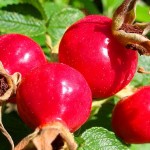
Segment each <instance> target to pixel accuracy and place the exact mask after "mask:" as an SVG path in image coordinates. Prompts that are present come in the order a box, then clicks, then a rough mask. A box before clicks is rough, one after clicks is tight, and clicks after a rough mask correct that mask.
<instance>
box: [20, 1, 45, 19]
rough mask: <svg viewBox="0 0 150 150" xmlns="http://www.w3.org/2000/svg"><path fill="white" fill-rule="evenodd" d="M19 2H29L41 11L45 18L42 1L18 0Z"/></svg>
mask: <svg viewBox="0 0 150 150" xmlns="http://www.w3.org/2000/svg"><path fill="white" fill-rule="evenodd" d="M20 2H23V3H28V4H31V5H32V6H34V7H35V8H36V9H37V10H38V11H39V12H40V13H41V15H42V16H43V18H44V19H46V14H45V11H44V7H43V5H42V3H41V2H40V1H39V0H36V1H35V0H20Z"/></svg>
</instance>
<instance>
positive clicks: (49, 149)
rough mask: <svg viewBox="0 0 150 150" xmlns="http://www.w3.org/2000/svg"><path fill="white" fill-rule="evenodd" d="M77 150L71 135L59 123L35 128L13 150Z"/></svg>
mask: <svg viewBox="0 0 150 150" xmlns="http://www.w3.org/2000/svg"><path fill="white" fill-rule="evenodd" d="M33 149H34V150H77V144H76V142H75V140H74V137H73V134H72V133H70V132H69V130H68V129H67V128H66V127H65V126H64V125H63V124H61V123H60V122H53V123H51V124H49V125H46V126H44V127H42V128H37V129H36V130H35V131H34V132H33V133H32V134H30V135H28V136H27V137H25V138H24V139H23V140H22V141H20V143H19V144H18V145H17V146H16V147H15V149H14V150H33Z"/></svg>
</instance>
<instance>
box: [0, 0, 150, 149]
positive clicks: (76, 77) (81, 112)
mask: <svg viewBox="0 0 150 150" xmlns="http://www.w3.org/2000/svg"><path fill="white" fill-rule="evenodd" d="M125 2H126V1H125ZM125 2H124V7H125V6H127V5H125ZM130 2H132V0H130ZM132 4H133V3H131V6H132ZM131 6H130V7H131ZM128 7H129V6H128ZM123 10H124V11H125V10H126V11H129V10H128V9H123ZM116 12H117V11H116ZM117 13H118V12H117ZM114 16H115V17H114V18H116V17H117V15H116V14H115V15H114ZM128 17H129V15H128ZM122 18H124V20H126V19H127V18H126V16H122ZM125 23H126V22H125ZM115 25H116V24H115V21H114V20H112V19H110V18H108V17H105V16H100V15H90V16H87V17H85V18H83V19H81V20H79V21H78V22H76V23H74V24H73V25H72V26H70V27H69V28H68V29H67V31H66V32H65V34H64V35H63V37H62V39H61V42H60V46H59V52H58V61H59V62H57V63H56V62H48V61H47V60H46V57H45V55H44V53H43V51H42V49H41V47H40V46H39V45H38V44H37V43H36V42H34V41H33V40H32V39H30V38H29V37H26V36H24V35H20V34H6V35H1V36H0V61H1V62H2V64H3V66H4V68H5V70H6V72H7V73H8V74H14V73H15V72H19V73H20V74H21V76H22V79H21V82H20V83H19V84H18V87H17V90H16V96H15V97H14V98H10V99H9V102H12V101H13V102H15V103H16V104H17V108H18V112H19V115H20V117H21V118H22V120H23V121H24V122H25V123H26V124H27V125H28V126H29V127H31V128H32V129H36V130H35V132H36V133H38V134H37V135H36V137H35V136H33V139H32V143H34V144H35V143H37V141H38V140H39V139H40V138H39V133H40V134H41V137H42V138H44V137H45V136H46V137H49V138H50V139H51V145H49V146H51V147H52V148H54V147H55V146H56V147H57V149H59V147H63V146H65V143H67V146H68V148H69V149H70V150H75V149H76V147H77V146H76V144H75V143H74V140H73V139H72V138H71V134H70V132H74V131H76V130H77V129H79V128H80V127H81V126H82V125H83V124H84V123H85V122H86V121H87V119H88V117H89V115H90V110H91V104H92V99H93V100H95V99H104V98H108V97H110V96H113V95H114V94H116V93H117V92H119V91H120V90H121V89H123V88H124V87H125V86H126V85H127V84H128V83H129V82H130V81H131V79H132V78H133V76H134V74H135V72H136V69H137V63H138V52H137V51H135V50H138V51H139V52H140V54H141V53H142V52H143V51H141V49H140V47H141V45H138V44H139V43H138V42H137V43H134V39H132V34H131V35H130V37H129V38H127V40H128V39H130V40H131V39H132V43H128V41H127V40H125V41H124V42H123V43H125V44H126V47H127V48H128V49H127V48H126V47H125V46H124V44H122V43H121V42H120V41H119V40H118V38H115V36H114V35H117V36H118V37H120V38H122V36H120V35H126V33H124V32H123V29H124V28H125V27H124V26H123V25H122V26H121V27H119V30H116V32H112V30H111V29H113V30H114V29H117V28H116V26H115ZM130 26H131V25H130ZM117 27H118V26H117ZM126 32H128V31H126ZM130 32H131V31H130ZM133 34H136V33H133ZM137 36H138V34H137ZM140 36H141V35H140ZM144 42H145V41H144ZM134 44H135V45H134ZM145 45H146V44H145ZM146 46H147V45H146ZM146 46H145V47H146ZM145 47H144V46H143V47H142V48H143V49H144V48H145ZM143 49H142V50H143ZM4 82H5V83H4ZM0 83H1V87H3V86H2V85H4V84H5V86H4V88H3V89H0V90H1V92H0V93H2V94H1V95H0V96H3V93H5V92H6V91H7V86H6V84H7V81H5V79H4V78H3V77H1V76H0ZM8 86H9V85H8ZM149 92H150V87H149V86H147V87H142V88H141V89H139V90H138V91H137V92H136V93H135V94H133V95H132V96H129V97H126V98H124V99H123V100H121V101H119V102H118V104H117V105H116V106H115V108H114V111H113V113H112V128H113V130H114V132H115V133H116V135H118V136H119V137H120V138H121V139H123V140H124V141H125V142H126V143H146V142H150V120H149V116H150V99H149V98H150V94H149ZM45 130H47V131H48V133H49V131H51V132H50V135H51V137H50V136H48V135H46V132H45ZM68 137H69V138H70V140H69V139H68ZM58 139H59V141H60V139H61V141H63V142H62V143H63V144H62V143H61V144H60V142H57V143H59V144H54V141H57V140H58ZM30 140H31V139H25V141H28V142H27V143H30V142H29V141H30ZM44 142H45V143H44V144H43V143H41V145H38V146H41V147H42V146H43V145H47V144H46V142H47V140H46V139H45V141H44ZM21 146H22V144H21V145H20V144H19V145H18V146H17V147H16V150H19V149H21V148H22V149H23V148H24V147H26V146H27V145H23V146H22V147H21ZM36 146H37V144H35V147H36ZM42 148H44V147H42Z"/></svg>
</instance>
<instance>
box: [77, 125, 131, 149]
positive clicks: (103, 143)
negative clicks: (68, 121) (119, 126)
mask: <svg viewBox="0 0 150 150" xmlns="http://www.w3.org/2000/svg"><path fill="white" fill-rule="evenodd" d="M81 138H82V139H84V142H83V143H81V140H80V143H79V149H78V150H129V148H128V147H127V146H126V145H125V144H123V143H122V142H121V141H120V140H119V139H117V138H116V136H115V134H114V133H113V132H110V131H108V130H106V129H105V128H102V127H93V128H90V129H88V130H87V131H85V132H84V133H83V134H82V135H81Z"/></svg>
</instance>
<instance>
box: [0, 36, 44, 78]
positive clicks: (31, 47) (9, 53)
mask: <svg viewBox="0 0 150 150" xmlns="http://www.w3.org/2000/svg"><path fill="white" fill-rule="evenodd" d="M0 61H1V62H2V63H3V66H4V68H5V69H6V70H7V72H8V73H9V74H13V73H15V72H20V73H21V74H22V76H25V75H26V74H27V73H28V72H29V71H30V70H31V69H32V68H34V67H36V66H39V65H41V64H43V63H45V62H46V57H45V55H44V53H43V51H42V49H41V47H40V46H39V45H38V44H37V43H36V42H34V41H33V40H32V39H31V38H29V37H27V36H24V35H21V34H5V35H1V36H0Z"/></svg>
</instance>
